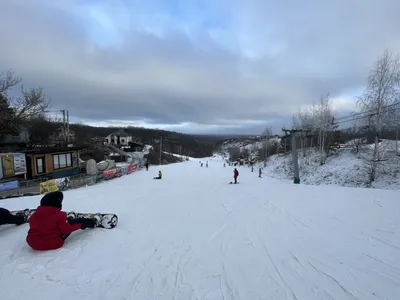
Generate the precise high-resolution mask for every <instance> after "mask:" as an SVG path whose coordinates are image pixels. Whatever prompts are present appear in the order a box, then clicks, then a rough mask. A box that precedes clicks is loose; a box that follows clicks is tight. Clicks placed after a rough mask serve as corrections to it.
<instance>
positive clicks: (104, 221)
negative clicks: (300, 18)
mask: <svg viewBox="0 0 400 300" xmlns="http://www.w3.org/2000/svg"><path fill="white" fill-rule="evenodd" d="M67 217H68V218H70V217H72V218H90V219H93V218H96V219H98V222H97V225H96V227H98V228H106V229H112V228H114V227H115V226H117V224H118V216H117V215H116V214H113V213H81V212H74V211H70V212H68V213H67Z"/></svg>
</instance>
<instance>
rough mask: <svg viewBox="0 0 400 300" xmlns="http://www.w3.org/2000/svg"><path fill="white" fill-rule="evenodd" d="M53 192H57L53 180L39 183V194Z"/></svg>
mask: <svg viewBox="0 0 400 300" xmlns="http://www.w3.org/2000/svg"><path fill="white" fill-rule="evenodd" d="M55 191H58V186H57V183H56V181H55V180H54V179H50V180H47V181H45V182H41V183H40V194H47V193H50V192H55Z"/></svg>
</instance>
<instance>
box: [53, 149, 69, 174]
mask: <svg viewBox="0 0 400 300" xmlns="http://www.w3.org/2000/svg"><path fill="white" fill-rule="evenodd" d="M53 167H54V170H57V169H64V168H68V167H72V153H61V154H53Z"/></svg>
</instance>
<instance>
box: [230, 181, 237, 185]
mask: <svg viewBox="0 0 400 300" xmlns="http://www.w3.org/2000/svg"><path fill="white" fill-rule="evenodd" d="M229 184H239V181H238V182H236V183H234V182H233V181H231V182H229Z"/></svg>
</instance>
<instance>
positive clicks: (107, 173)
mask: <svg viewBox="0 0 400 300" xmlns="http://www.w3.org/2000/svg"><path fill="white" fill-rule="evenodd" d="M117 174H118V169H110V170H105V171H103V177H111V176H116V175H117Z"/></svg>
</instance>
